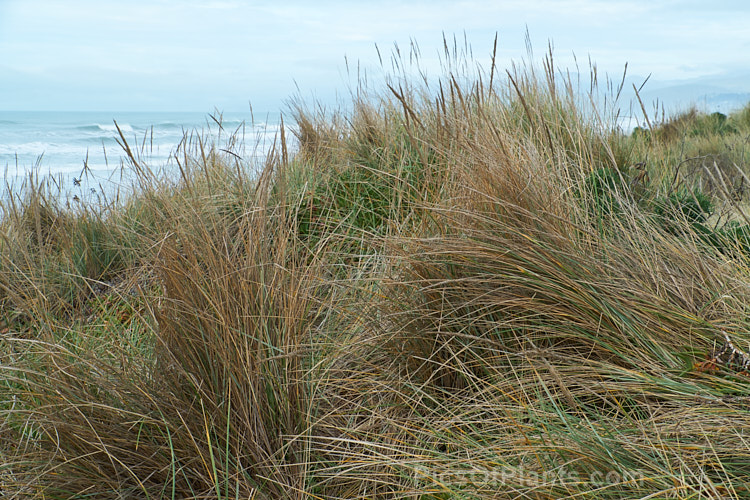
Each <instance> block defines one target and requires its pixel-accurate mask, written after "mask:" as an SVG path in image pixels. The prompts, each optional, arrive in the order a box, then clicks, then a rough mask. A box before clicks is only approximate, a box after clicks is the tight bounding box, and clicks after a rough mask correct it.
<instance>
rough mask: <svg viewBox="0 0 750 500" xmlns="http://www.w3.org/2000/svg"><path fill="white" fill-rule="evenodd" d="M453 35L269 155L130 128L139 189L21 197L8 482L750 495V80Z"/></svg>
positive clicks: (9, 212) (344, 491)
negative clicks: (600, 92) (620, 68)
mask: <svg viewBox="0 0 750 500" xmlns="http://www.w3.org/2000/svg"><path fill="white" fill-rule="evenodd" d="M446 57H447V58H448V59H449V60H448V61H447V62H448V64H446V67H447V69H446V74H445V75H444V77H443V78H442V79H440V81H438V82H436V83H430V84H428V83H426V82H422V83H417V80H416V79H413V78H409V77H406V76H405V75H406V74H407V73H408V71H407V70H404V72H403V73H397V74H396V75H395V76H393V77H392V78H390V79H389V80H388V81H387V82H386V84H385V85H384V88H383V91H382V92H377V91H374V90H372V89H370V88H364V86H363V87H362V88H360V89H358V91H357V92H356V97H355V98H354V99H353V100H352V103H351V106H349V108H348V109H349V110H348V111H346V112H344V111H341V112H338V113H336V114H334V115H333V116H331V115H325V114H322V113H320V112H318V111H311V110H309V109H308V108H306V107H305V106H303V105H297V106H295V107H294V109H293V111H294V114H295V119H296V126H295V127H294V128H291V129H289V128H287V129H285V130H284V132H283V134H282V135H281V136H280V137H279V138H278V139H279V140H278V141H277V145H276V147H275V148H274V149H273V150H272V151H271V152H270V153H269V155H268V158H267V160H266V162H265V164H264V165H263V168H262V171H260V172H256V171H254V170H253V169H252V168H251V166H250V165H247V164H244V163H242V162H241V161H240V159H239V157H238V155H237V154H233V153H232V148H234V147H235V146H237V144H238V141H237V138H236V137H230V139H228V140H227V143H226V144H213V145H211V144H208V143H207V142H206V141H205V140H204V139H203V138H194V139H193V141H192V142H191V141H186V143H185V144H184V146H183V148H184V149H183V150H181V151H180V154H179V155H178V165H177V169H176V170H177V171H178V175H176V176H174V175H173V176H172V177H165V176H162V175H159V174H157V173H155V172H152V171H150V170H149V169H148V168H147V167H146V164H147V162H146V161H144V160H143V158H142V157H141V156H140V155H139V154H137V152H134V151H132V150H131V149H130V147H129V146H128V145H127V143H125V141H124V139H123V143H124V144H123V146H124V147H125V149H126V154H127V155H129V157H130V168H131V169H132V170H133V172H134V175H135V182H134V184H135V186H136V187H137V189H136V190H135V192H134V194H132V195H131V196H129V197H127V198H126V197H123V198H122V199H117V200H115V201H113V202H111V203H104V204H93V203H73V204H70V203H68V204H66V203H65V201H64V200H65V198H64V197H61V195H60V194H59V193H56V192H55V189H54V188H53V187H54V186H52V185H51V184H49V183H45V182H43V181H39V180H38V179H35V178H30V179H29V181H28V182H27V184H26V185H25V186H24V187H23V189H20V190H17V191H16V192H15V193H12V194H13V195H12V196H10V197H8V198H6V199H7V201H5V202H4V204H3V206H2V214H3V216H2V222H1V223H0V227H1V229H2V231H1V232H0V235H1V236H0V247H1V248H2V253H1V254H0V255H1V260H0V328H1V330H0V331H1V332H2V333H1V334H0V335H1V337H0V357H1V359H2V361H1V362H0V370H1V371H2V382H1V383H0V491H2V495H3V497H4V498H78V499H83V498H174V499H177V498H180V499H182V498H196V499H198V498H274V499H275V498H325V499H328V498H341V499H350V498H413V499H427V498H612V499H619V498H738V497H750V491H748V486H747V484H748V480H749V478H750V446H749V444H748V436H747V432H746V429H747V428H748V427H750V412H749V411H748V408H750V399H749V398H750V377H748V375H747V374H745V373H743V372H741V370H740V369H739V368H738V366H739V365H738V363H736V362H734V363H730V362H724V361H722V360H725V359H728V358H727V356H725V355H724V353H725V351H726V349H725V348H721V349H720V347H721V346H722V343H723V342H725V339H726V338H729V339H730V340H731V342H732V346H734V347H736V348H737V350H738V351H737V352H740V351H742V350H747V349H746V346H747V345H748V341H749V340H750V334H748V331H749V330H748V326H749V325H748V323H750V319H748V318H750V316H748V311H747V308H748V306H747V304H748V303H749V300H748V299H750V278H749V275H748V271H747V269H748V267H747V266H748V257H749V256H750V255H749V252H750V230H748V228H750V220H748V218H747V215H748V214H746V213H745V211H744V206H745V202H746V193H745V191H744V189H745V188H744V186H745V185H746V184H745V183H747V182H748V181H747V177H746V175H747V160H748V158H747V153H746V152H745V150H744V145H745V143H746V141H747V137H748V133H749V131H750V123H749V122H748V120H747V115H748V111H747V109H745V110H743V111H741V112H739V113H736V114H734V115H732V116H730V117H723V118H722V117H721V116H715V115H710V116H706V115H703V114H701V113H698V112H696V111H690V112H688V113H686V114H684V115H680V116H678V117H674V118H672V119H664V120H661V121H659V122H656V121H654V120H650V121H649V128H644V129H639V130H636V131H635V132H634V133H633V134H624V133H623V132H622V131H620V130H619V129H618V128H617V126H616V123H615V120H616V117H617V115H616V110H615V109H616V108H615V107H614V106H612V104H611V101H609V102H610V104H609V105H608V107H607V108H606V109H599V110H592V109H591V106H590V104H589V103H590V102H592V101H589V100H586V99H585V98H582V97H580V95H579V93H578V89H574V87H573V85H572V83H571V82H569V81H567V80H565V79H562V78H561V77H560V76H559V75H556V74H555V72H554V69H553V68H554V66H553V64H552V58H551V56H549V57H548V58H547V59H546V60H545V64H544V67H543V71H542V74H539V71H538V70H535V69H534V68H529V67H517V68H513V69H511V70H510V71H508V72H506V73H505V74H501V73H500V72H499V71H498V69H497V68H494V67H493V69H492V70H491V71H490V74H489V75H488V74H486V73H483V72H474V71H471V70H468V69H466V68H468V67H469V65H468V64H466V62H465V61H462V60H461V57H460V55H458V52H457V51H456V48H455V47H454V48H453V53H452V54H451V48H450V47H448V46H446ZM451 58H452V59H451ZM399 67H400V68H403V66H399ZM593 102H598V101H597V100H596V99H594V100H593ZM217 121H220V120H217ZM292 136H294V137H292ZM715 349H717V350H716V351H714V350H715ZM737 356H741V355H740V354H737ZM737 356H735V358H733V359H735V360H736V359H741V358H738V357H737Z"/></svg>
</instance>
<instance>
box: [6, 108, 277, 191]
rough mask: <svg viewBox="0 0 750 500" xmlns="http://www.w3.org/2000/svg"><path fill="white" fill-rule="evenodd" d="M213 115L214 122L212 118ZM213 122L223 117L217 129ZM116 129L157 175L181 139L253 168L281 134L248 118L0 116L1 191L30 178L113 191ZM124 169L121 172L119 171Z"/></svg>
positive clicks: (122, 159) (119, 152)
mask: <svg viewBox="0 0 750 500" xmlns="http://www.w3.org/2000/svg"><path fill="white" fill-rule="evenodd" d="M212 116H213V118H212ZM214 118H216V119H219V118H221V124H222V127H219V125H218V124H217V123H216V120H214ZM115 122H116V123H117V125H118V126H119V127H120V130H121V131H122V133H123V135H124V136H125V139H126V140H127V142H128V144H129V146H130V147H131V149H133V150H134V151H135V150H138V151H142V152H143V154H142V156H141V158H142V159H143V163H144V164H145V165H147V166H148V167H149V168H151V169H152V170H154V171H158V170H159V169H162V168H169V165H170V164H174V165H176V163H175V162H174V159H173V155H174V154H175V152H176V151H177V148H178V146H179V145H180V143H181V141H183V138H184V137H186V135H187V136H188V137H190V136H191V135H192V137H193V138H195V137H197V136H198V135H200V136H201V137H202V138H203V139H204V142H208V143H209V144H210V143H211V142H215V143H216V144H217V145H218V146H219V147H220V148H224V147H227V146H228V144H227V143H226V141H227V139H228V138H229V137H230V136H231V135H232V134H236V136H237V137H238V140H237V141H236V142H235V144H234V145H232V146H231V148H230V149H231V151H232V153H234V154H236V155H237V156H238V157H240V158H241V159H242V161H243V163H245V164H247V165H252V164H253V162H258V161H260V159H262V158H264V157H265V154H266V153H267V151H268V150H269V149H270V147H271V145H272V144H273V141H274V138H275V136H276V135H277V134H278V131H279V125H278V123H279V120H278V115H276V117H275V118H274V119H269V118H268V117H267V116H265V115H264V116H263V119H260V120H259V115H257V114H256V115H255V119H253V115H251V113H250V112H249V111H248V112H247V113H223V114H222V115H221V117H219V115H218V114H214V115H211V114H208V113H189V112H179V113H177V112H164V113H160V112H47V111H33V112H29V111H0V169H3V173H4V180H5V184H6V185H8V186H10V187H11V190H12V189H13V187H14V186H21V185H22V184H23V182H24V180H25V179H27V178H28V177H29V175H30V174H32V173H33V174H34V175H36V176H39V177H43V176H49V177H52V178H54V179H55V183H60V184H61V185H62V186H61V187H62V188H63V190H64V191H65V190H68V189H69V188H71V187H74V186H75V187H78V188H81V180H82V178H84V179H85V182H86V183H88V184H89V185H95V186H96V188H97V189H100V188H101V189H103V190H105V191H111V190H112V189H113V187H116V186H114V185H108V184H113V183H117V182H122V178H121V174H122V172H123V170H125V171H127V161H126V156H125V153H124V151H123V149H122V148H121V147H120V145H119V144H118V142H117V139H118V138H119V134H118V132H117V129H116V127H115ZM123 165H124V166H125V169H121V166H123Z"/></svg>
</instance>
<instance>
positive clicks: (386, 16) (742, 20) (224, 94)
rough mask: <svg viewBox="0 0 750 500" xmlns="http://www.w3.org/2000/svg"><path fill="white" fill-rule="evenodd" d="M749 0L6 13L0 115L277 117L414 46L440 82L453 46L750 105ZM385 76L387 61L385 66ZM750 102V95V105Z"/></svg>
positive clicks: (224, 5) (97, 2)
mask: <svg viewBox="0 0 750 500" xmlns="http://www.w3.org/2000/svg"><path fill="white" fill-rule="evenodd" d="M748 27H750V2H748V0H736V1H730V0H712V1H708V0H700V1H692V0H686V1H676V0H496V1H489V0H475V1H442V0H432V1H422V0H417V1H401V2H398V1H377V0H373V1H368V2H356V1H354V0H350V1H332V0H316V1H306V2H302V1H295V0H283V1H280V0H273V1H266V0H254V1H231V0H226V1H212V0H203V1H198V0H128V1H127V2H126V1H110V0H67V1H62V0H0V110H107V111H119V110H122V111H126V110H153V111H178V110H184V111H202V112H209V111H211V110H213V109H214V108H217V109H219V110H223V111H246V110H247V109H248V103H252V105H253V108H255V109H261V110H264V111H274V110H277V109H280V108H283V107H284V102H285V101H286V100H287V99H288V98H289V97H290V96H293V95H295V94H297V93H299V94H300V95H301V96H302V97H303V98H306V99H307V98H312V97H313V96H314V97H317V98H318V99H321V100H324V101H330V100H331V99H333V98H334V96H335V94H336V92H339V93H344V94H345V93H346V91H347V82H348V81H349V80H348V77H347V72H346V64H345V61H346V60H348V62H349V65H350V68H354V67H356V65H357V64H359V65H360V67H361V68H365V69H367V70H368V74H370V76H371V78H370V79H371V80H377V76H378V74H379V71H380V70H379V69H378V68H379V64H378V53H377V50H376V48H375V47H376V45H377V47H378V48H379V49H380V53H381V54H382V55H383V58H384V60H385V61H387V60H388V56H389V55H390V53H391V52H392V50H393V48H394V44H396V45H398V46H399V47H400V48H401V51H402V53H408V47H409V45H410V40H415V41H416V42H417V43H418V44H419V47H420V50H421V55H422V56H421V59H422V65H423V67H424V68H426V69H427V71H437V68H438V67H439V63H438V53H439V51H440V48H441V47H442V37H443V35H442V34H443V33H445V34H447V35H448V37H449V38H452V37H453V35H454V34H456V35H457V36H458V37H459V39H460V40H463V38H464V34H465V37H466V39H467V40H468V42H469V44H470V45H471V47H472V50H473V55H474V58H475V59H476V60H477V61H478V62H480V63H482V64H487V63H488V61H489V54H490V52H491V50H492V42H493V39H494V37H495V33H497V34H498V38H499V42H498V55H499V60H498V64H499V65H500V66H501V67H506V66H508V65H509V64H510V63H511V61H520V60H522V59H524V58H525V57H526V49H525V43H524V38H525V37H524V35H525V32H526V30H527V28H528V32H529V34H530V38H531V41H532V45H533V47H534V51H535V54H536V56H537V57H541V56H542V55H543V54H544V52H545V50H546V48H547V44H548V41H550V40H551V41H552V42H553V44H554V47H555V51H554V53H555V60H556V64H557V66H558V67H565V66H568V67H571V68H573V67H574V59H573V55H574V54H575V56H576V57H577V59H578V61H579V64H581V66H583V67H584V68H585V67H587V65H588V60H589V58H591V60H593V61H594V62H596V64H597V66H598V68H599V69H600V71H606V72H608V73H610V74H612V75H614V77H615V78H619V76H621V74H622V70H623V67H624V65H625V63H626V62H627V63H628V73H629V75H631V76H632V77H633V79H634V81H637V80H638V79H639V78H640V79H643V78H645V77H646V76H648V75H649V74H651V75H652V76H651V81H650V82H649V84H648V85H650V86H651V87H649V86H647V90H648V89H649V88H651V89H652V91H653V92H656V91H658V90H659V89H660V88H662V89H663V88H670V89H673V90H674V89H677V90H680V89H681V90H680V91H681V92H683V93H684V94H685V96H686V98H687V99H690V98H691V96H693V97H692V98H698V96H699V95H702V94H701V92H703V93H708V92H713V93H714V94H716V93H722V92H724V93H735V94H742V93H750V28H748ZM386 65H387V63H386ZM748 95H750V94H748Z"/></svg>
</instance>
